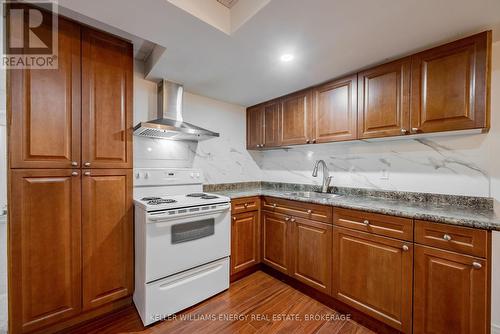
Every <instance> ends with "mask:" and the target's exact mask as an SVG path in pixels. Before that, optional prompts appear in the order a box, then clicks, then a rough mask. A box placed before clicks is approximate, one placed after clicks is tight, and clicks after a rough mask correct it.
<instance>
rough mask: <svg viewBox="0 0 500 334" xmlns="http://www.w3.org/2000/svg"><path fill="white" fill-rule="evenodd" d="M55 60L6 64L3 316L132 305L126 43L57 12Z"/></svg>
mask: <svg viewBox="0 0 500 334" xmlns="http://www.w3.org/2000/svg"><path fill="white" fill-rule="evenodd" d="M58 38H59V41H58V43H59V46H58V47H59V53H58V62H59V66H58V68H57V69H53V70H28V69H26V70H10V71H9V72H8V96H9V101H8V113H9V114H8V145H9V215H10V220H9V245H8V247H9V317H10V321H9V326H10V332H11V333H27V332H38V331H44V332H52V331H55V330H60V329H63V328H65V327H68V326H71V325H74V324H76V323H78V322H81V321H84V320H88V319H90V318H92V317H95V316H98V315H100V314H103V313H105V312H109V311H111V310H113V309H116V308H119V307H121V306H124V305H126V304H128V303H130V296H131V295H132V292H133V235H132V233H133V218H132V217H133V215H132V211H133V204H132V203H133V202H132V73H133V58H132V45H131V44H130V43H129V42H126V41H124V40H121V39H119V38H117V37H114V36H111V35H109V34H107V33H104V32H101V31H97V30H94V29H91V28H88V27H84V26H81V25H79V24H77V23H75V22H72V21H69V20H66V19H64V18H59V27H58Z"/></svg>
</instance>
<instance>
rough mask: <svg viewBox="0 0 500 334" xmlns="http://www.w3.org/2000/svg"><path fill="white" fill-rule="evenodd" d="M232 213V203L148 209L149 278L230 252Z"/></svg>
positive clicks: (222, 256) (199, 263) (152, 279)
mask: <svg viewBox="0 0 500 334" xmlns="http://www.w3.org/2000/svg"><path fill="white" fill-rule="evenodd" d="M230 215H231V212H230V204H229V203H222V204H217V205H207V206H204V207H196V208H186V209H179V210H175V211H172V210H167V211H165V212H153V213H148V215H147V224H146V234H147V235H146V254H145V255H146V282H151V281H154V280H157V279H160V278H163V277H166V276H170V275H173V274H176V273H179V272H181V271H184V270H188V269H191V268H194V267H197V266H200V265H202V264H205V263H208V262H211V261H215V260H218V259H221V258H224V257H227V256H229V254H230V249H231V248H230V233H231V230H230V226H231V225H230V224H231V219H230Z"/></svg>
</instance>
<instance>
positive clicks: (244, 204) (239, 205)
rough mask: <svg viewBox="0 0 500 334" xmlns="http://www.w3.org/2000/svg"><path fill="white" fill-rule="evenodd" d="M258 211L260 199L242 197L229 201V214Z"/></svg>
mask: <svg viewBox="0 0 500 334" xmlns="http://www.w3.org/2000/svg"><path fill="white" fill-rule="evenodd" d="M259 209H260V197H258V196H257V197H242V198H235V199H232V200H231V213H232V214H233V215H234V214H237V213H243V212H249V211H256V210H259Z"/></svg>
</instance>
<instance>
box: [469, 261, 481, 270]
mask: <svg viewBox="0 0 500 334" xmlns="http://www.w3.org/2000/svg"><path fill="white" fill-rule="evenodd" d="M472 267H473V268H474V269H481V268H482V267H483V266H482V265H481V263H479V262H472Z"/></svg>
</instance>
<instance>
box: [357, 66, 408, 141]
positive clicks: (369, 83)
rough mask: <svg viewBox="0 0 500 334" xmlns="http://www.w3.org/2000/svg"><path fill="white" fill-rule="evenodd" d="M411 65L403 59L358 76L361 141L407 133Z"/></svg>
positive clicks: (359, 134) (359, 133)
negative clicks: (362, 139)
mask: <svg viewBox="0 0 500 334" xmlns="http://www.w3.org/2000/svg"><path fill="white" fill-rule="evenodd" d="M410 63H411V62H410V58H404V59H401V60H397V61H394V62H392V63H388V64H384V65H380V66H377V67H375V68H372V69H369V70H366V71H363V72H360V73H358V127H359V132H358V136H359V138H374V137H387V136H398V135H401V134H406V131H408V127H409V123H410V113H409V112H410V101H409V98H410Z"/></svg>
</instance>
